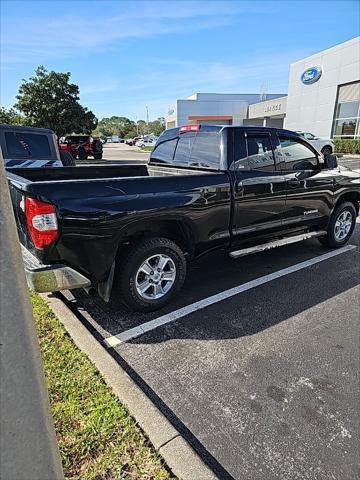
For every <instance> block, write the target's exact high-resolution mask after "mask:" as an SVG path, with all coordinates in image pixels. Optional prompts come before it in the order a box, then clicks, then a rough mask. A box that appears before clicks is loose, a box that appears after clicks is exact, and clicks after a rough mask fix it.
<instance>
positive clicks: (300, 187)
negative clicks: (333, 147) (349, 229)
mask: <svg viewBox="0 0 360 480" xmlns="http://www.w3.org/2000/svg"><path fill="white" fill-rule="evenodd" d="M275 155H276V157H277V159H278V164H279V165H280V168H281V172H282V174H283V175H284V176H285V179H286V212H285V215H284V224H286V225H288V226H291V225H294V226H296V227H297V226H299V227H301V226H309V227H311V226H313V227H322V226H325V225H326V224H327V221H328V217H329V215H330V213H331V209H332V206H333V191H334V182H333V176H334V172H333V171H331V170H325V169H321V168H320V164H319V154H318V153H317V151H316V150H315V149H314V148H313V146H312V145H309V144H308V143H307V142H306V141H304V140H303V139H301V138H299V137H297V136H292V135H291V134H282V133H280V132H279V135H278V140H277V145H276V149H275Z"/></svg>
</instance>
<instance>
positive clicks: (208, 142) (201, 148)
mask: <svg viewBox="0 0 360 480" xmlns="http://www.w3.org/2000/svg"><path fill="white" fill-rule="evenodd" d="M189 166H190V167H199V168H211V169H219V166H220V136H219V134H218V133H210V132H204V133H201V132H200V133H198V134H196V136H195V139H194V143H193V146H192V149H191V155H190V160H189Z"/></svg>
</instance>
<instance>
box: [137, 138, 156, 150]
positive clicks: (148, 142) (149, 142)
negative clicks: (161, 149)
mask: <svg viewBox="0 0 360 480" xmlns="http://www.w3.org/2000/svg"><path fill="white" fill-rule="evenodd" d="M155 144H156V139H154V138H143V139H140V140H138V141H137V142H136V146H137V147H140V148H143V147H154V146H155Z"/></svg>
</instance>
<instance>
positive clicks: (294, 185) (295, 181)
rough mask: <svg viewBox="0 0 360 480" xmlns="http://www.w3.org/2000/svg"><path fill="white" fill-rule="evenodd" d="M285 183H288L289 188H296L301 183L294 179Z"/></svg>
mask: <svg viewBox="0 0 360 480" xmlns="http://www.w3.org/2000/svg"><path fill="white" fill-rule="evenodd" d="M287 183H288V185H289V187H292V188H294V187H298V186H299V185H300V184H301V181H300V180H298V179H296V178H294V179H292V180H288V182H287Z"/></svg>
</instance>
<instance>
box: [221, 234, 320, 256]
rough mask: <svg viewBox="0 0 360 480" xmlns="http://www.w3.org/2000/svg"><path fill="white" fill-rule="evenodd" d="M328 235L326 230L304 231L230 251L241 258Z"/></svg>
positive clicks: (232, 254) (231, 254)
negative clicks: (299, 233)
mask: <svg viewBox="0 0 360 480" xmlns="http://www.w3.org/2000/svg"><path fill="white" fill-rule="evenodd" d="M325 235H326V231H325V230H319V231H317V232H308V233H302V234H301V235H294V236H292V237H287V238H281V239H279V240H272V241H271V242H267V243H263V244H261V245H255V246H254V247H249V248H242V249H241V250H234V251H233V252H230V253H229V255H230V257H233V258H239V257H244V256H245V255H250V254H252V253H258V252H263V251H264V250H270V249H271V248H276V247H282V246H284V245H289V244H290V243H296V242H302V241H303V240H307V239H309V238H315V237H324V236H325Z"/></svg>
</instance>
